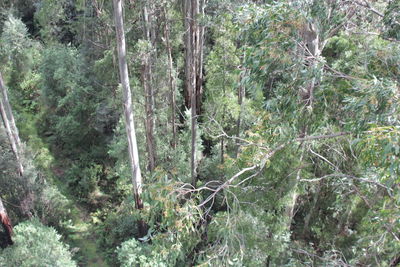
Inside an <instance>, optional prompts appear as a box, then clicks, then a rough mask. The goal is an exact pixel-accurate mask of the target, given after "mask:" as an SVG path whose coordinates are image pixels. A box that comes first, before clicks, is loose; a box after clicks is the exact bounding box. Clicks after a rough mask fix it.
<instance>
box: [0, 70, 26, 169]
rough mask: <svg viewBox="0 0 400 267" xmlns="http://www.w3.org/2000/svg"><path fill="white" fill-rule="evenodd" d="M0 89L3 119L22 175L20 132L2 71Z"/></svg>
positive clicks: (0, 110)
mask: <svg viewBox="0 0 400 267" xmlns="http://www.w3.org/2000/svg"><path fill="white" fill-rule="evenodd" d="M0 91H1V101H0V112H1V117H2V119H3V123H4V128H5V129H6V131H7V135H8V139H9V141H10V144H11V148H12V151H13V153H14V155H15V158H16V160H17V163H18V169H19V173H20V175H23V174H24V167H23V165H22V159H21V157H22V154H21V141H20V138H19V134H18V129H17V126H16V124H15V119H14V115H13V113H12V109H11V104H10V101H9V99H8V93H7V88H6V86H5V84H4V81H3V77H2V75H1V73H0Z"/></svg>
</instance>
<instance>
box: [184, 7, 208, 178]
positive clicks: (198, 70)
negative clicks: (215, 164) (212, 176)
mask: <svg viewBox="0 0 400 267" xmlns="http://www.w3.org/2000/svg"><path fill="white" fill-rule="evenodd" d="M204 7H205V0H185V1H184V15H185V21H184V22H185V23H184V24H185V32H186V34H185V75H186V77H185V105H186V107H187V108H190V109H191V132H192V133H191V136H192V144H191V150H192V151H191V177H192V184H193V185H195V184H196V179H197V159H196V154H197V152H196V138H197V133H196V129H197V116H198V115H199V114H200V109H201V98H202V93H203V86H202V83H203V46H204V27H203V26H200V25H199V23H198V17H199V15H200V14H204Z"/></svg>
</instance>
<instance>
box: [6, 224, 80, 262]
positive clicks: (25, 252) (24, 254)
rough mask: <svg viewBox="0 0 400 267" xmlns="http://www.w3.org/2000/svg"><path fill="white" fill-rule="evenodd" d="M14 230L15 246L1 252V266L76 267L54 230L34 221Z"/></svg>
mask: <svg viewBox="0 0 400 267" xmlns="http://www.w3.org/2000/svg"><path fill="white" fill-rule="evenodd" d="M14 230H15V236H14V242H15V244H14V245H13V246H11V247H8V248H6V249H4V250H3V251H1V252H0V259H1V261H0V266H21V267H22V266H24V267H25V266H26V267H28V266H60V267H61V266H67V267H69V266H71V267H73V266H76V263H75V262H73V261H72V260H71V253H70V252H69V251H68V246H66V245H64V244H63V243H62V242H61V241H60V238H61V236H60V235H59V234H57V232H56V231H55V230H54V229H52V228H49V227H46V226H44V225H42V224H41V223H40V222H38V221H37V220H32V221H26V222H23V223H20V224H19V225H17V226H16V227H15V228H14Z"/></svg>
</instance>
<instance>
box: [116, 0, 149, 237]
mask: <svg viewBox="0 0 400 267" xmlns="http://www.w3.org/2000/svg"><path fill="white" fill-rule="evenodd" d="M113 3H114V16H115V29H116V34H117V46H118V62H119V73H120V79H121V85H122V89H123V105H124V116H125V127H126V135H127V138H128V150H129V160H130V165H131V171H132V184H133V193H134V198H135V206H136V208H137V209H142V208H143V201H142V198H141V194H142V174H141V171H140V165H139V153H138V148H137V142H136V132H135V123H134V119H133V111H132V96H131V89H130V85H129V74H128V65H127V62H126V46H125V33H124V23H123V15H122V0H114V1H113ZM140 228H141V227H140ZM141 230H143V229H141Z"/></svg>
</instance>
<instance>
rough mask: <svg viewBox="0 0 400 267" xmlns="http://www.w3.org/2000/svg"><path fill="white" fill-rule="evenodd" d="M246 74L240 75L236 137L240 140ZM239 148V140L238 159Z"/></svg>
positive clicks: (237, 141) (237, 146)
mask: <svg viewBox="0 0 400 267" xmlns="http://www.w3.org/2000/svg"><path fill="white" fill-rule="evenodd" d="M245 75H246V74H245V72H242V73H241V74H240V80H241V81H240V85H239V86H238V104H239V116H238V119H237V121H236V137H238V138H240V128H241V125H242V112H243V97H244V95H245V90H246V88H245V87H244V84H243V82H242V81H243V78H244V77H245ZM239 148H240V143H239V139H238V140H236V158H237V157H238V154H239Z"/></svg>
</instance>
